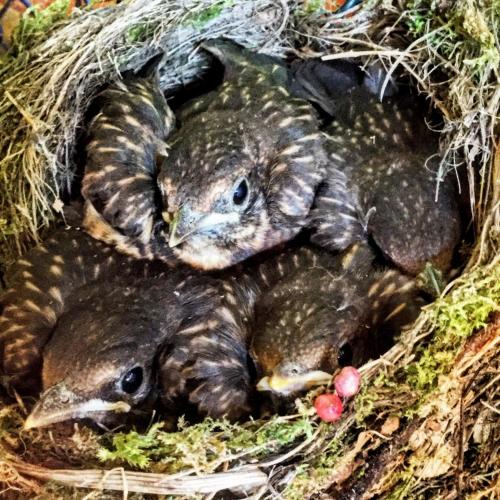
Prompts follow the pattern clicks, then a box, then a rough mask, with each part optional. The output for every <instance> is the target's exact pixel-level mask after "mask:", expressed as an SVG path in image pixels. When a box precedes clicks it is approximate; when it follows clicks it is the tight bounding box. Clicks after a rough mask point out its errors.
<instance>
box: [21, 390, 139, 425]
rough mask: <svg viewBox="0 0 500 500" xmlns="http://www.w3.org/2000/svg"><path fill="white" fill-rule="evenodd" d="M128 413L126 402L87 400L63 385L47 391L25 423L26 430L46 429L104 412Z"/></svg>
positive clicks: (128, 408) (128, 407)
mask: <svg viewBox="0 0 500 500" xmlns="http://www.w3.org/2000/svg"><path fill="white" fill-rule="evenodd" d="M111 411H115V412H128V411H130V405H129V404H128V403H126V402H125V401H103V400H102V399H86V398H84V397H81V396H78V395H76V394H75V393H74V392H72V391H70V390H68V389H66V387H65V386H64V385H63V384H62V383H61V384H57V385H55V386H54V387H51V388H50V389H48V390H47V391H45V392H44V393H43V394H42V395H41V397H40V401H38V403H37V404H36V405H35V407H34V408H33V410H32V411H31V413H30V414H29V415H28V418H27V419H26V420H25V422H24V429H25V430H28V429H34V428H36V427H46V426H47V425H51V424H55V423H57V422H63V421H65V420H72V419H79V418H93V416H96V414H97V413H102V412H111Z"/></svg>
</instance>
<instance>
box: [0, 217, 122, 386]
mask: <svg viewBox="0 0 500 500" xmlns="http://www.w3.org/2000/svg"><path fill="white" fill-rule="evenodd" d="M117 255H118V254H116V253H115V252H113V251H112V249H111V248H109V247H106V246H105V245H103V244H102V243H100V242H98V241H96V240H94V239H92V238H91V237H90V236H88V235H86V234H85V233H84V232H83V231H82V230H80V229H79V228H65V227H60V228H58V229H56V230H55V231H54V232H53V234H52V235H51V236H49V237H48V239H47V240H46V241H45V242H44V243H43V244H41V245H39V246H37V247H36V248H34V249H33V250H31V251H30V252H29V253H28V254H27V255H26V256H25V257H23V258H22V259H20V260H18V261H17V262H16V263H15V264H14V265H13V266H12V267H11V268H10V269H8V271H7V273H6V274H5V280H6V284H7V290H6V292H5V293H4V294H3V295H2V296H1V298H0V304H1V306H2V307H1V309H2V314H1V316H0V346H1V348H2V349H1V351H0V352H1V356H2V358H1V360H0V362H1V365H2V369H3V371H4V373H5V374H6V375H8V376H10V377H11V378H12V382H13V383H14V384H15V385H19V386H21V385H22V386H26V387H28V388H29V380H28V379H27V378H26V377H25V376H26V375H27V374H29V373H32V372H33V371H34V370H35V369H36V368H37V367H38V366H39V364H40V362H41V354H42V350H43V347H44V345H45V344H46V342H47V340H48V339H49V337H50V335H51V332H52V330H53V328H54V326H55V325H56V323H57V321H58V319H59V318H60V316H61V314H63V312H64V310H65V307H66V304H67V301H68V298H69V297H70V296H71V294H72V293H73V292H74V291H75V289H77V288H78V287H80V286H83V285H84V284H85V283H88V282H89V281H92V280H95V279H99V278H103V277H105V276H106V273H110V275H116V274H123V273H126V272H127V270H128V269H129V267H130V260H131V259H126V258H123V257H121V256H119V255H118V257H119V259H117Z"/></svg>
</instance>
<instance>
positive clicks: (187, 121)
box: [158, 43, 328, 269]
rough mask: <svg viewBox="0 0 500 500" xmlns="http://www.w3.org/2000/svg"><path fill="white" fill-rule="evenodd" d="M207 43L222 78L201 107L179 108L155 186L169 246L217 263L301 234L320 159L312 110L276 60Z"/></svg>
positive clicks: (196, 261) (205, 263)
mask: <svg viewBox="0 0 500 500" xmlns="http://www.w3.org/2000/svg"><path fill="white" fill-rule="evenodd" d="M210 50H211V51H212V53H213V54H214V55H216V57H218V58H219V59H220V60H221V62H222V63H223V64H224V66H225V81H224V83H223V84H222V86H221V87H220V88H219V89H217V90H216V92H215V93H214V94H213V95H211V99H210V104H209V105H208V106H205V107H204V106H203V103H204V102H205V101H203V100H201V101H200V102H199V104H200V106H198V105H197V103H194V104H190V105H188V107H187V109H186V110H185V111H184V114H183V112H182V111H181V112H180V129H179V130H178V131H177V132H176V133H175V134H174V135H173V136H172V137H171V138H170V139H169V141H168V156H167V157H166V158H165V160H164V161H163V163H162V165H161V166H160V171H159V175H158V184H159V190H160V192H161V194H162V201H163V218H164V219H165V220H166V221H167V222H168V223H169V226H170V240H169V244H170V246H171V247H173V248H174V253H175V254H176V255H177V256H178V257H179V258H180V259H181V260H183V261H185V262H187V263H189V264H190V265H192V266H194V267H197V268H202V269H222V268H225V267H228V266H230V265H232V264H235V263H237V262H240V261H242V260H244V259H246V258H247V257H249V256H251V255H254V254H256V253H259V252H261V251H263V250H266V249H268V248H271V247H273V246H276V245H278V244H279V243H281V242H284V241H288V240H290V239H292V238H293V237H294V236H295V235H296V234H297V233H298V232H299V231H300V229H301V228H302V227H303V226H304V225H305V224H306V222H307V216H308V214H309V211H310V208H311V206H312V203H313V200H314V196H315V191H316V189H317V187H318V185H319V184H320V182H321V180H322V178H323V176H324V169H325V166H326V164H327V162H328V159H327V154H326V152H325V150H324V148H323V140H324V139H323V135H322V134H321V133H320V132H319V128H318V127H319V125H318V120H317V117H316V112H315V110H314V108H313V107H312V106H311V105H310V104H309V103H308V102H307V101H305V100H302V99H299V98H297V97H293V96H292V95H291V94H290V93H289V92H288V90H286V88H285V86H286V71H285V70H284V69H283V68H282V67H281V66H279V65H277V64H275V62H274V61H273V60H267V59H266V57H267V56H262V55H256V54H252V53H250V52H248V51H245V50H243V49H242V48H241V47H238V46H235V45H232V44H227V43H223V44H222V45H217V47H214V46H213V45H212V46H211V47H210ZM283 72H284V73H285V74H284V75H283V74H282V73H283ZM276 75H281V77H278V76H276Z"/></svg>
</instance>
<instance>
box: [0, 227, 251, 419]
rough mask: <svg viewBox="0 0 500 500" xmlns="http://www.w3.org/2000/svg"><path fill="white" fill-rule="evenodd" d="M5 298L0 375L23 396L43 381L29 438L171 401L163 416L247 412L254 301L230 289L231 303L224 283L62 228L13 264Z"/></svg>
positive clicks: (228, 281)
mask: <svg viewBox="0 0 500 500" xmlns="http://www.w3.org/2000/svg"><path fill="white" fill-rule="evenodd" d="M9 286H10V288H9V290H8V291H7V292H6V293H5V294H4V295H3V296H2V297H1V299H0V302H1V304H2V306H3V312H2V315H1V316H0V345H1V346H2V350H1V351H0V352H1V354H2V357H1V363H2V370H3V372H4V373H5V374H6V375H7V376H8V377H9V379H10V380H11V381H12V384H13V385H15V386H16V387H20V388H28V389H30V388H31V389H32V388H33V384H34V382H33V379H34V378H35V379H36V378H37V377H36V375H37V374H39V373H40V371H41V373H42V383H43V384H42V385H43V391H44V392H43V394H42V396H41V400H40V401H39V403H38V404H37V405H36V406H35V408H34V409H33V412H32V414H31V415H30V417H29V418H28V420H27V422H26V426H27V427H35V426H43V425H48V424H50V423H54V422H58V421H61V420H66V419H68V418H83V417H88V418H91V419H94V420H96V421H99V422H101V421H105V420H107V418H108V417H109V415H111V414H112V413H113V412H115V411H128V410H131V409H132V410H137V409H139V410H140V409H141V408H142V409H147V408H148V407H149V405H150V403H151V402H152V401H154V400H155V399H156V397H157V396H158V395H159V394H163V395H164V401H167V400H169V397H170V396H172V395H175V396H176V398H177V399H176V401H177V402H178V403H179V406H177V407H175V408H174V407H172V406H170V407H169V408H168V409H169V410H177V409H178V410H180V411H182V408H183V405H184V407H185V405H186V404H187V403H189V404H190V405H194V407H195V409H196V410H197V411H198V412H199V413H201V414H204V415H210V416H212V417H221V416H224V415H226V416H228V418H237V417H238V416H240V415H241V414H242V413H243V412H244V411H247V408H248V407H249V403H248V398H249V397H250V392H251V391H250V388H251V382H250V375H249V371H248V356H247V348H246V343H247V338H246V335H247V333H246V332H247V330H246V328H247V327H246V325H247V324H248V323H249V320H248V318H246V317H245V314H248V311H249V308H251V303H252V301H255V296H254V295H253V292H252V291H251V290H249V294H248V295H245V294H244V289H243V287H242V286H241V285H238V283H237V282H236V281H234V288H235V290H236V289H237V290H238V291H239V292H238V293H239V295H237V294H236V292H234V293H233V292H232V290H233V281H232V279H231V278H230V277H222V276H221V277H216V276H210V275H201V274H199V273H197V272H195V271H193V270H192V269H190V268H188V267H186V266H179V267H174V268H171V267H168V266H167V265H165V264H164V263H161V262H149V261H145V260H137V259H133V258H131V257H127V256H124V255H122V254H120V253H118V252H116V251H115V250H113V249H112V248H110V247H107V246H106V245H104V244H103V243H101V242H99V241H96V240H94V239H92V238H91V237H90V236H88V235H87V234H85V233H84V232H83V231H80V230H78V229H76V228H62V229H59V230H56V231H55V233H54V234H53V236H52V237H51V238H49V239H48V240H47V242H45V243H44V245H43V246H40V247H38V248H36V249H34V250H33V251H32V252H31V253H29V254H28V255H27V256H26V257H25V258H23V259H22V260H20V261H19V262H18V264H17V265H16V266H15V267H14V269H12V270H11V272H10V274H9ZM239 300H243V301H244V302H243V305H241V304H240V303H239ZM245 304H249V306H248V307H247V306H246V305H245ZM240 327H241V330H240ZM233 336H234V338H233ZM185 349H187V351H185ZM186 352H187V353H188V354H189V356H190V360H189V362H188V363H187V364H185V365H183V364H182V360H183V359H184V358H186ZM160 354H161V356H160ZM160 358H161V359H160ZM159 363H161V364H162V365H159ZM41 366H42V367H43V368H42V369H41V370H40V367H41ZM170 367H172V369H175V370H176V371H175V372H170V371H169V369H170ZM228 368H229V370H228ZM228 373H230V378H225V376H226V375H227V374H228ZM160 374H161V376H160ZM33 375H35V376H34V377H33ZM26 386H28V387H26ZM201 386H202V387H203V389H200V387H201ZM176 413H177V411H176Z"/></svg>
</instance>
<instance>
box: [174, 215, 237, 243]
mask: <svg viewBox="0 0 500 500" xmlns="http://www.w3.org/2000/svg"><path fill="white" fill-rule="evenodd" d="M164 218H165V217H164ZM238 220H239V216H238V214H237V213H226V214H223V213H218V212H212V213H209V214H203V213H200V212H197V211H196V210H192V209H191V208H190V207H188V206H184V207H182V208H180V209H179V210H178V211H177V212H176V213H175V214H174V216H173V218H172V219H171V223H170V238H169V240H168V245H169V246H170V247H176V246H178V245H180V244H181V243H182V242H183V241H185V240H187V239H188V238H189V237H190V236H191V235H192V234H194V233H197V232H200V231H210V230H211V229H213V228H214V227H216V226H220V225H223V224H228V223H231V222H233V223H234V222H238Z"/></svg>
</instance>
